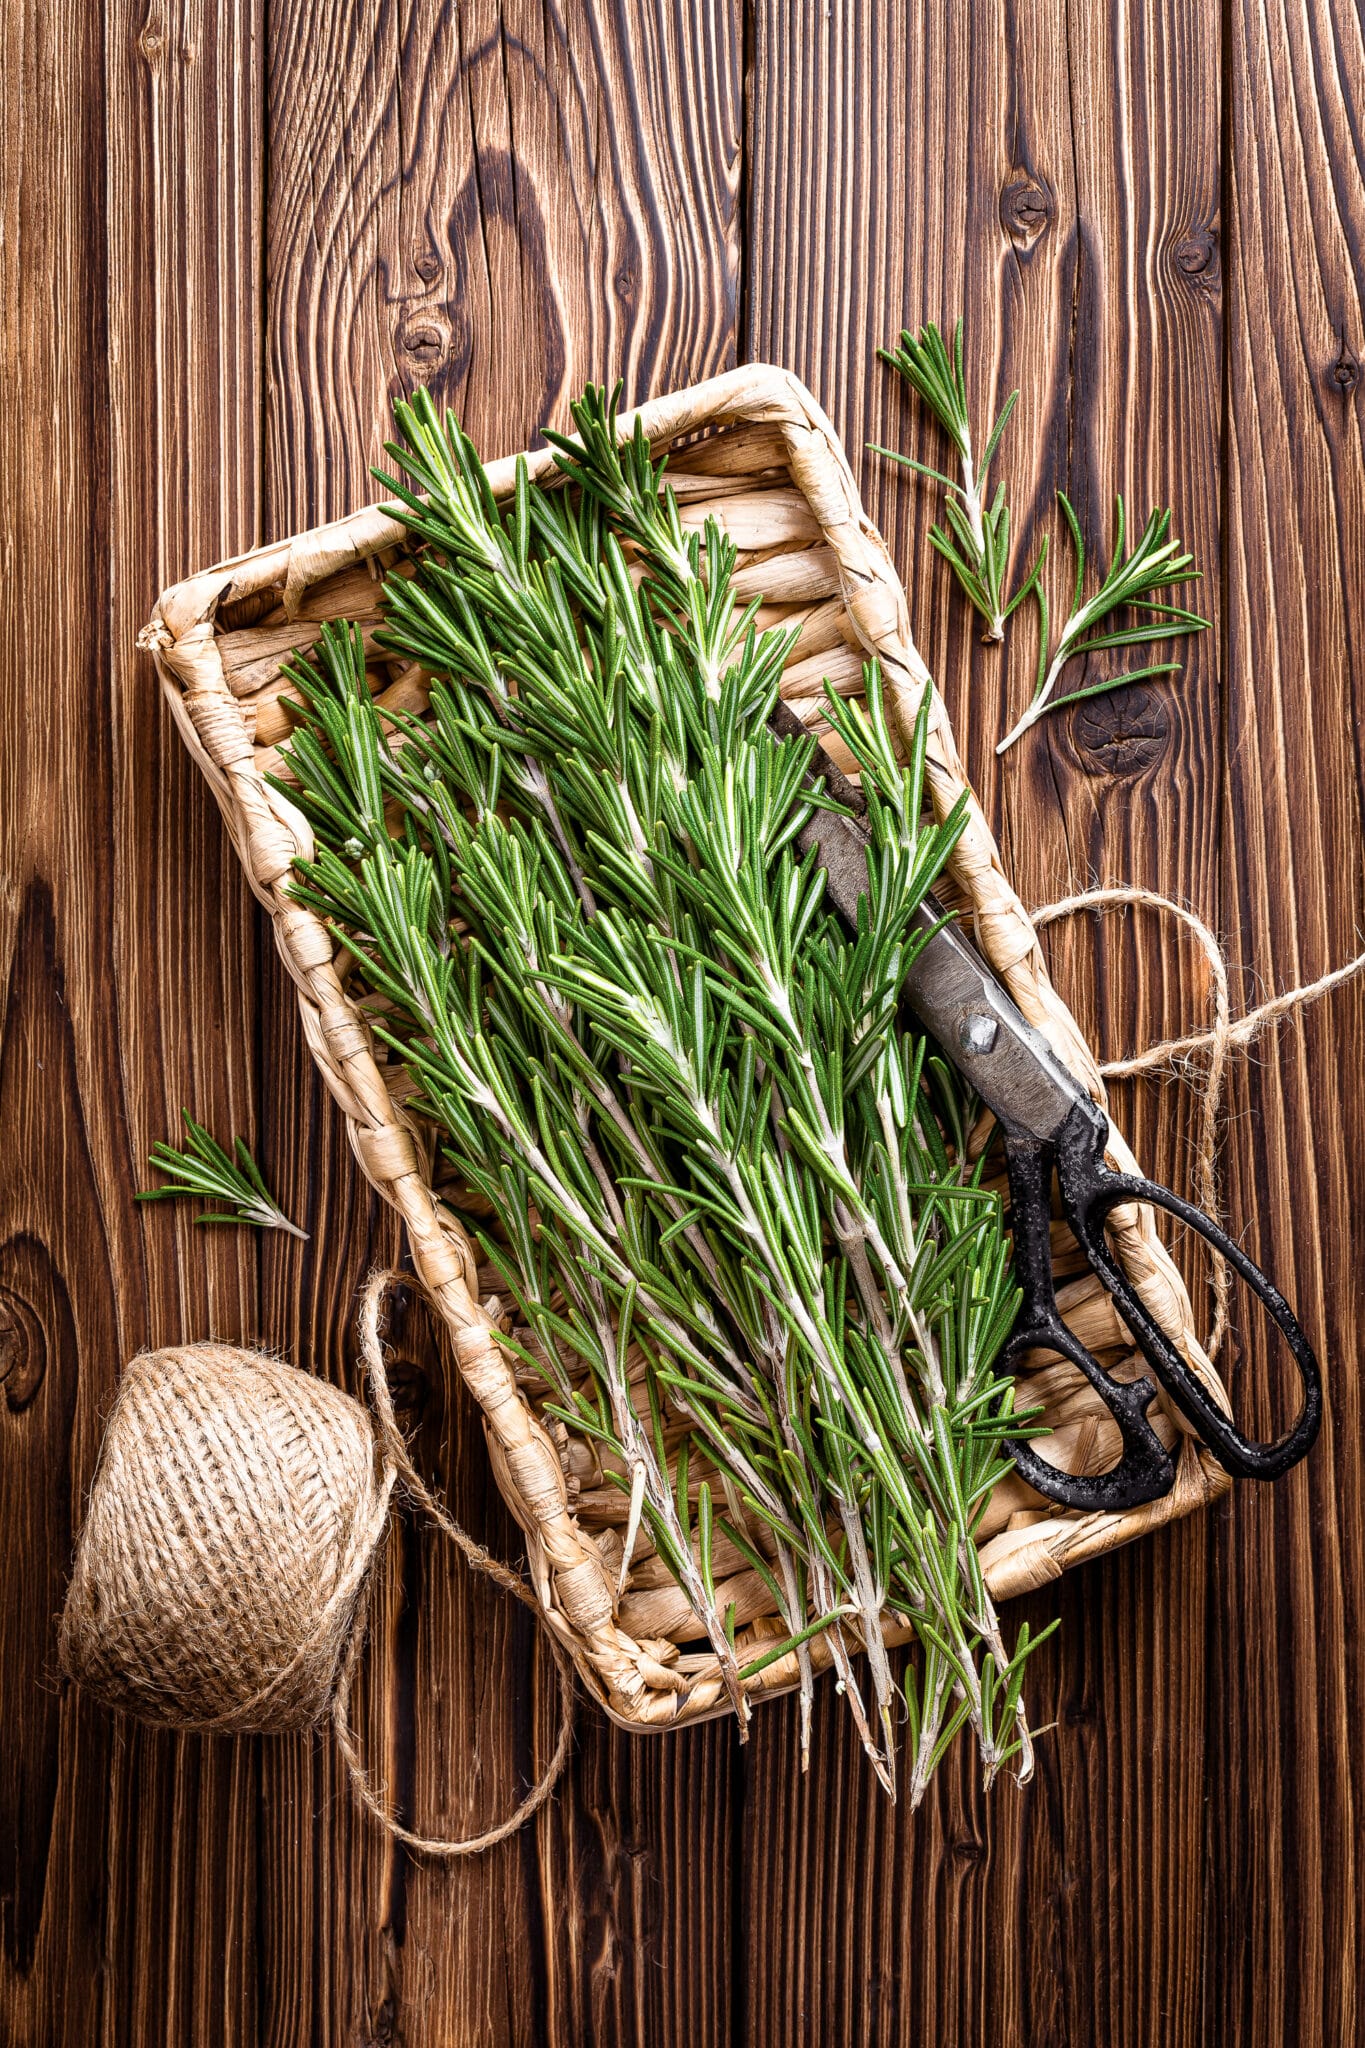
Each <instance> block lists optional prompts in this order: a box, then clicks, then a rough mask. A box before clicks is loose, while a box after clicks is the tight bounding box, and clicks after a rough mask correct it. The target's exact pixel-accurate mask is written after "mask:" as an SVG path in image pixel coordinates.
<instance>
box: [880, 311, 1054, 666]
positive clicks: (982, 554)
mask: <svg viewBox="0 0 1365 2048" xmlns="http://www.w3.org/2000/svg"><path fill="white" fill-rule="evenodd" d="M877 353H878V355H879V356H880V357H881V359H882V361H883V362H884V363H889V364H890V365H891V367H892V369H894V370H899V372H900V374H901V376H902V377H904V379H905V381H906V383H907V384H908V385H909V386H910V388H911V390H912V391H914V392H915V393H916V395H917V396H918V397H919V398H921V399H922V400H923V401H924V403H925V405H927V406H928V408H929V410H930V412H931V413H932V414H933V416H934V418H935V419H936V420H937V421H938V423H939V425H940V426H941V427H942V429H943V431H944V433H945V434H946V435H947V436H948V438H949V440H950V441H951V442H952V444H953V447H954V448H955V450H956V451H957V458H958V464H959V467H960V472H961V474H960V478H954V477H950V476H945V475H944V474H943V472H942V471H941V470H937V469H931V468H930V467H929V465H928V464H927V463H924V462H917V461H916V460H915V458H914V457H913V456H912V455H900V454H898V453H897V452H896V450H895V449H894V448H883V447H882V446H881V445H880V443H879V442H876V441H872V442H869V443H868V446H869V447H870V448H871V449H872V450H873V451H874V453H876V454H878V455H885V456H887V457H889V459H890V460H891V461H892V462H899V463H902V464H903V465H904V466H905V468H906V469H913V470H916V471H917V472H918V473H919V475H921V476H927V477H931V478H932V479H933V481H934V482H935V483H940V484H942V485H943V486H944V488H945V490H946V491H947V493H948V498H947V519H948V529H949V530H948V531H947V532H945V531H944V529H943V528H942V527H941V526H935V527H933V528H932V529H931V530H930V534H929V539H930V541H931V542H932V543H933V545H934V547H935V548H937V550H938V552H939V553H940V554H941V555H942V556H943V558H944V560H945V561H946V562H947V563H948V565H949V567H950V568H951V569H952V571H953V574H954V575H955V576H956V578H957V580H958V582H959V583H960V584H961V586H962V588H963V590H964V591H965V592H966V595H967V597H968V599H969V600H970V601H971V603H972V605H973V606H974V607H975V608H976V610H977V611H978V612H980V614H981V616H982V618H983V619H984V620H985V622H986V631H985V633H984V634H983V636H982V637H983V639H986V640H1002V639H1003V638H1004V635H1005V621H1006V619H1007V618H1008V617H1009V616H1010V613H1011V612H1013V611H1014V610H1015V609H1016V608H1017V607H1018V606H1019V605H1021V604H1022V603H1023V601H1024V599H1025V598H1026V597H1027V595H1028V593H1029V592H1030V591H1031V590H1033V589H1035V588H1036V587H1037V583H1038V577H1039V574H1040V573H1041V570H1042V566H1043V562H1044V560H1045V559H1046V554H1047V546H1046V543H1044V545H1043V547H1042V548H1041V549H1040V550H1039V553H1038V557H1037V560H1036V561H1035V562H1034V564H1033V567H1032V568H1031V569H1030V570H1029V572H1028V575H1027V576H1026V577H1025V578H1024V581H1023V582H1022V583H1021V584H1020V586H1019V588H1018V590H1017V591H1016V592H1015V594H1014V596H1013V597H1012V598H1010V599H1009V600H1008V601H1007V600H1006V597H1005V586H1006V582H1007V580H1008V577H1009V565H1010V513H1009V506H1008V505H1007V504H1006V502H1005V486H1004V485H1003V484H1001V485H1000V486H999V488H998V489H997V491H996V493H995V496H994V498H993V499H991V500H989V501H988V500H987V497H986V471H987V470H988V469H989V467H990V465H991V462H992V460H993V459H994V456H995V452H996V450H997V448H998V447H999V446H1000V437H1001V435H1002V434H1003V433H1004V431H1005V428H1006V426H1007V425H1008V424H1009V417H1010V414H1011V413H1012V412H1013V411H1014V408H1015V404H1016V402H1017V400H1018V397H1019V393H1018V392H1017V391H1011V393H1010V395H1009V397H1008V398H1007V399H1006V400H1005V403H1004V405H1003V407H1002V408H1001V411H1000V416H999V418H998V419H997V420H996V422H995V425H994V426H993V427H992V428H991V431H990V433H989V435H988V436H987V438H986V445H985V448H984V449H983V451H982V454H981V457H980V460H979V462H978V460H977V458H976V456H975V454H974V452H973V442H972V424H971V416H970V414H969V413H968V410H967V382H966V378H965V376H964V374H963V368H962V322H961V321H960V320H959V321H958V323H957V326H956V328H955V329H954V331H953V345H952V348H951V349H950V348H949V347H948V344H947V342H946V341H945V340H944V338H943V336H942V334H941V333H940V332H939V330H938V328H937V327H936V326H935V325H934V323H933V322H932V321H930V322H929V324H928V326H926V327H924V328H922V329H921V330H920V332H919V333H918V334H912V333H911V331H910V329H909V328H908V327H907V328H906V329H904V331H903V332H902V334H901V345H900V347H899V348H894V349H886V348H883V349H878V351H877Z"/></svg>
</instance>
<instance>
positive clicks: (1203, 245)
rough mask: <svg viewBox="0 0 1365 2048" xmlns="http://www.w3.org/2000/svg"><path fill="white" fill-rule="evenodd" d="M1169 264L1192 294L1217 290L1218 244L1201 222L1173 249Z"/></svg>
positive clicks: (1220, 268)
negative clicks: (1173, 266) (1171, 264)
mask: <svg viewBox="0 0 1365 2048" xmlns="http://www.w3.org/2000/svg"><path fill="white" fill-rule="evenodd" d="M1171 261H1172V263H1173V264H1174V265H1175V268H1176V270H1177V271H1178V272H1179V274H1180V276H1181V278H1182V279H1183V280H1184V283H1185V285H1186V286H1187V288H1188V289H1190V290H1191V291H1216V290H1217V288H1218V285H1219V282H1220V278H1221V273H1222V265H1221V263H1220V262H1219V257H1218V242H1217V239H1216V237H1215V236H1214V235H1213V233H1212V231H1211V230H1210V229H1209V228H1207V227H1205V226H1204V225H1203V223H1202V222H1201V223H1199V224H1198V225H1197V226H1195V227H1192V228H1191V229H1190V231H1189V233H1188V234H1185V235H1182V236H1181V237H1180V239H1179V241H1178V242H1176V243H1175V244H1174V245H1173V247H1172V249H1171Z"/></svg>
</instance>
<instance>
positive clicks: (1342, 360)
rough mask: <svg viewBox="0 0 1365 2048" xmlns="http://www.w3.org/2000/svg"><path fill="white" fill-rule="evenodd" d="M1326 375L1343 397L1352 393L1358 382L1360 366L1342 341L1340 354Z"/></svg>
mask: <svg viewBox="0 0 1365 2048" xmlns="http://www.w3.org/2000/svg"><path fill="white" fill-rule="evenodd" d="M1328 375H1329V377H1330V379H1331V382H1332V383H1333V384H1334V385H1335V386H1336V388H1337V390H1338V391H1340V392H1341V393H1342V394H1343V395H1345V394H1347V393H1349V392H1352V391H1354V390H1355V388H1356V385H1357V384H1358V383H1359V382H1360V364H1359V363H1358V362H1357V361H1356V359H1355V357H1354V356H1353V355H1352V353H1351V351H1350V349H1349V348H1348V347H1347V346H1346V343H1345V342H1344V341H1343V342H1342V344H1341V354H1340V355H1339V356H1338V357H1337V359H1336V361H1335V362H1334V363H1333V365H1332V367H1331V370H1330V371H1329V372H1328Z"/></svg>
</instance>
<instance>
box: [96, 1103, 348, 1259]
mask: <svg viewBox="0 0 1365 2048" xmlns="http://www.w3.org/2000/svg"><path fill="white" fill-rule="evenodd" d="M180 1114H181V1116H182V1117H183V1118H184V1122H185V1129H186V1131H187V1132H188V1133H189V1144H188V1146H187V1147H186V1149H185V1150H184V1151H183V1152H178V1151H177V1150H176V1148H175V1147H174V1145H165V1144H156V1145H153V1147H152V1149H151V1152H150V1153H149V1155H148V1164H149V1165H151V1166H154V1167H155V1168H156V1169H157V1171H158V1172H159V1173H164V1174H167V1175H169V1176H170V1178H169V1180H168V1182H167V1184H166V1186H165V1187H161V1188H144V1189H143V1190H142V1191H141V1192H140V1193H139V1194H138V1195H137V1196H136V1197H135V1199H136V1200H137V1201H139V1202H169V1201H175V1200H177V1199H179V1198H181V1197H183V1196H186V1195H189V1196H198V1197H200V1198H201V1199H203V1200H205V1201H211V1202H226V1203H227V1204H228V1207H227V1209H226V1210H222V1209H205V1210H204V1211H203V1212H202V1213H201V1214H200V1215H198V1216H196V1217H195V1219H194V1220H195V1222H196V1223H250V1224H252V1225H254V1227H255V1228H256V1229H257V1230H287V1231H288V1232H289V1234H290V1236H291V1237H301V1238H303V1239H304V1241H305V1242H306V1241H307V1238H308V1232H307V1231H306V1230H300V1228H299V1226H298V1224H297V1223H291V1222H290V1220H289V1218H288V1217H287V1216H286V1215H285V1213H284V1211H283V1209H281V1207H280V1205H279V1203H278V1202H277V1201H276V1200H275V1198H274V1196H273V1195H272V1194H271V1192H270V1190H269V1188H268V1187H267V1186H266V1184H265V1177H264V1175H263V1174H262V1172H261V1169H260V1167H259V1166H258V1165H257V1164H256V1162H255V1160H254V1159H253V1158H252V1156H251V1150H250V1147H249V1146H248V1144H247V1142H246V1140H245V1138H237V1139H234V1141H233V1150H232V1152H231V1153H227V1152H225V1151H224V1150H223V1148H222V1146H221V1145H220V1144H219V1143H218V1141H217V1140H216V1139H215V1138H213V1137H211V1136H210V1135H209V1133H208V1131H207V1130H206V1129H205V1128H204V1126H203V1124H199V1123H196V1122H195V1120H194V1118H193V1117H192V1116H191V1115H190V1113H189V1111H188V1110H187V1109H182V1110H181V1112H180Z"/></svg>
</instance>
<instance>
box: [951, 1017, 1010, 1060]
mask: <svg viewBox="0 0 1365 2048" xmlns="http://www.w3.org/2000/svg"><path fill="white" fill-rule="evenodd" d="M999 1031H1000V1024H999V1021H998V1019H996V1018H995V1017H992V1016H989V1015H988V1014H987V1013H986V1011H984V1010H968V1011H966V1012H965V1014H964V1015H963V1019H962V1022H961V1024H959V1026H958V1031H957V1035H958V1039H959V1041H960V1043H961V1046H962V1050H963V1051H964V1052H977V1053H986V1052H990V1051H991V1049H992V1047H993V1046H994V1044H995V1041H996V1038H997V1037H998V1035H999Z"/></svg>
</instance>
